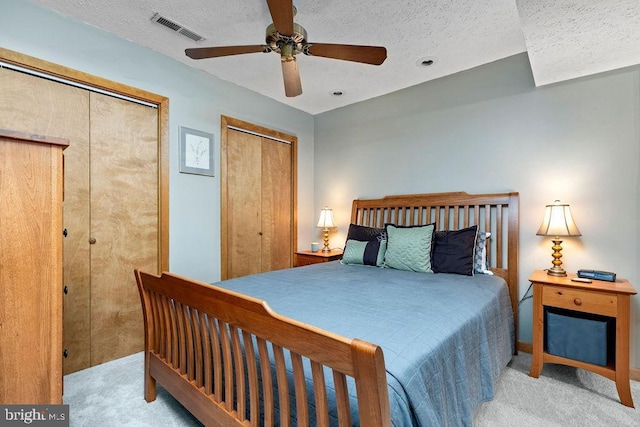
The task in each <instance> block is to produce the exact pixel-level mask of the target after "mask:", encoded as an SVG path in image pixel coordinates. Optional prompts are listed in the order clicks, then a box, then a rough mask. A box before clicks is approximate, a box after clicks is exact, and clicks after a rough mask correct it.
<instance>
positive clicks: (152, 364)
mask: <svg viewBox="0 0 640 427" xmlns="http://www.w3.org/2000/svg"><path fill="white" fill-rule="evenodd" d="M135 274H136V279H137V282H138V288H139V291H140V298H141V301H142V308H143V312H144V328H145V399H146V400H147V401H149V402H150V401H153V400H154V399H155V397H156V383H159V384H160V385H161V386H163V387H164V388H166V389H167V390H168V391H169V392H170V393H171V394H172V395H173V396H174V397H175V398H176V399H177V400H178V401H179V402H180V403H182V405H184V406H185V407H186V408H187V409H188V410H189V411H190V412H191V413H192V414H193V415H194V416H195V417H197V418H198V419H199V420H200V421H201V422H202V423H204V424H205V425H215V426H218V425H219V426H231V425H247V426H249V425H251V426H257V425H274V423H275V422H276V421H277V422H278V423H279V424H280V425H282V426H287V425H290V423H294V424H296V425H299V426H305V425H308V424H309V423H313V422H312V421H313V420H311V419H310V418H311V417H312V416H313V414H312V413H311V412H315V421H316V424H317V425H318V426H327V425H329V422H330V417H337V418H338V421H339V425H341V426H342V425H349V426H350V425H352V424H353V423H355V422H356V421H355V420H353V419H352V416H351V412H352V409H353V410H354V411H356V409H357V412H354V413H357V414H358V417H359V420H358V421H357V424H359V425H363V426H374V427H375V426H389V425H391V419H390V413H389V398H388V391H387V379H386V372H385V365H384V358H383V354H382V349H381V348H380V347H378V346H376V345H373V344H371V343H368V342H365V341H361V340H358V339H347V338H345V337H342V336H339V335H336V334H332V333H330V332H327V331H324V330H321V329H318V328H314V327H311V326H309V325H306V324H303V323H300V322H297V321H295V320H292V319H288V318H286V317H284V316H280V315H278V314H277V313H274V312H273V311H272V310H271V308H270V307H269V306H268V305H267V303H266V302H264V301H261V300H258V299H255V298H251V297H248V296H245V295H241V294H238V293H235V292H232V291H228V290H225V289H222V288H218V287H215V286H211V285H208V284H205V283H201V282H196V281H193V280H189V279H185V278H182V277H179V276H176V275H173V274H169V273H163V274H162V275H161V276H156V275H152V274H147V273H144V272H140V271H138V270H136V272H135ZM305 366H307V367H308V366H310V370H309V369H307V371H310V372H311V374H310V375H309V374H308V373H307V375H305V368H304V367H305ZM289 371H290V372H289ZM348 377H351V378H353V379H354V380H355V384H356V392H357V408H352V407H351V406H352V405H351V404H350V401H349V394H348V391H347V381H348ZM291 378H293V379H292V384H293V386H290V380H291ZM326 378H332V380H333V384H327V381H326ZM349 381H350V380H349ZM334 389H335V391H334ZM290 396H294V398H291V399H290ZM310 399H311V400H312V401H311V402H310V401H309V400H310ZM291 401H292V402H291ZM309 407H312V408H315V411H309V409H308V408H309ZM330 413H331V415H330Z"/></svg>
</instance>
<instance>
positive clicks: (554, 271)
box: [547, 265, 567, 277]
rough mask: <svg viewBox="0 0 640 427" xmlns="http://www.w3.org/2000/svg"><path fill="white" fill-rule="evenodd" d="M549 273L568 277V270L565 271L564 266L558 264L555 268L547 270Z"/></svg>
mask: <svg viewBox="0 0 640 427" xmlns="http://www.w3.org/2000/svg"><path fill="white" fill-rule="evenodd" d="M547 274H548V275H549V276H556V277H567V272H566V271H564V268H562V267H560V266H558V265H556V266H554V267H553V268H549V269H548V270H547Z"/></svg>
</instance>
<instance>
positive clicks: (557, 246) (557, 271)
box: [547, 237, 567, 277]
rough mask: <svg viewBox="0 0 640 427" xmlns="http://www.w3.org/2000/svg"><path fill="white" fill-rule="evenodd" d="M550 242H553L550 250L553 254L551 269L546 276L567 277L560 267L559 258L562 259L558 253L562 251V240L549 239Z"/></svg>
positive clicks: (560, 261)
mask: <svg viewBox="0 0 640 427" xmlns="http://www.w3.org/2000/svg"><path fill="white" fill-rule="evenodd" d="M551 241H552V242H553V246H552V247H551V249H553V254H551V256H552V257H553V261H551V263H552V264H553V267H551V268H550V269H548V270H547V274H548V275H549V276H556V277H567V272H566V271H564V268H562V267H561V265H562V260H561V259H560V258H562V254H561V253H560V252H561V251H562V240H560V239H559V238H558V237H556V238H554V239H551Z"/></svg>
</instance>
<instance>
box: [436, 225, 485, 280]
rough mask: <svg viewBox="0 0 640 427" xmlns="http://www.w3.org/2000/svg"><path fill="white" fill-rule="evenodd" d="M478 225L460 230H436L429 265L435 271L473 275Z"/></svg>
mask: <svg viewBox="0 0 640 427" xmlns="http://www.w3.org/2000/svg"><path fill="white" fill-rule="evenodd" d="M477 234H478V226H477V225H474V226H471V227H468V228H463V229H461V230H446V231H436V232H435V234H434V242H433V255H432V259H431V267H432V268H433V271H434V272H435V273H453V274H463V275H465V276H473V272H474V264H473V262H474V253H475V248H476V235H477Z"/></svg>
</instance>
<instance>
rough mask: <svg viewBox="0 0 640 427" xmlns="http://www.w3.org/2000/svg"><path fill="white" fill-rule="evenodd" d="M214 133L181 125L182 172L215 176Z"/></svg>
mask: <svg viewBox="0 0 640 427" xmlns="http://www.w3.org/2000/svg"><path fill="white" fill-rule="evenodd" d="M213 150H214V149H213V134H211V133H206V132H201V131H199V130H195V129H189V128H186V127H183V126H180V172H182V173H191V174H196V175H206V176H214V170H213V159H214V158H213Z"/></svg>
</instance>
